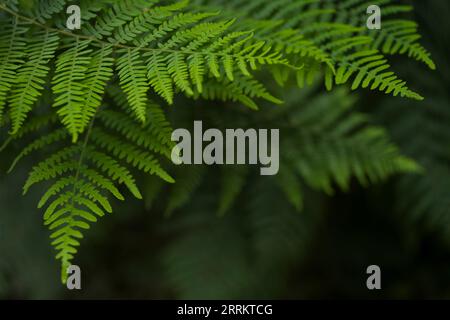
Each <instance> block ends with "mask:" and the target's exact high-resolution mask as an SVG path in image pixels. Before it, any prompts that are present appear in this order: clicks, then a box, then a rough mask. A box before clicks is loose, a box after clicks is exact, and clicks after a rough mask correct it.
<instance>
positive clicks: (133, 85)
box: [117, 49, 148, 122]
mask: <svg viewBox="0 0 450 320" xmlns="http://www.w3.org/2000/svg"><path fill="white" fill-rule="evenodd" d="M117 68H118V70H119V78H120V86H121V87H122V89H123V91H124V92H125V93H126V94H127V98H128V102H129V104H130V107H131V108H132V109H133V111H134V113H135V115H136V118H137V119H138V120H139V121H141V122H145V121H146V115H147V111H146V107H147V103H148V98H147V90H148V86H147V77H146V74H145V66H144V65H143V63H142V61H141V56H140V53H139V51H137V50H131V49H128V50H127V51H126V52H125V53H123V55H122V56H121V57H120V59H119V60H118V61H117Z"/></svg>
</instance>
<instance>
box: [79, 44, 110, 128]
mask: <svg viewBox="0 0 450 320" xmlns="http://www.w3.org/2000/svg"><path fill="white" fill-rule="evenodd" d="M111 53H112V48H111V46H103V47H102V48H101V49H99V50H98V51H97V52H95V53H94V54H93V56H92V59H91V61H90V63H89V65H88V67H87V70H86V79H85V80H84V83H83V85H84V86H85V88H86V89H85V93H84V101H83V107H82V120H81V123H82V126H83V127H82V128H80V132H83V131H84V129H85V128H86V127H87V126H88V124H89V123H90V121H91V119H92V118H93V117H94V115H95V113H96V112H97V109H98V108H99V107H100V105H101V103H102V100H103V95H104V92H105V88H106V85H107V83H108V81H109V80H110V79H111V77H112V75H113V69H112V65H113V61H114V60H113V58H112V57H111Z"/></svg>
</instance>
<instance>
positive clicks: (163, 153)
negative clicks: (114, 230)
mask: <svg viewBox="0 0 450 320" xmlns="http://www.w3.org/2000/svg"><path fill="white" fill-rule="evenodd" d="M112 94H113V95H117V94H118V93H117V92H116V91H114V90H113V91H112ZM128 109H129V106H126V108H123V109H122V111H121V110H112V109H105V110H101V111H99V112H98V113H97V114H96V118H95V122H94V120H92V121H91V124H90V126H89V129H88V131H87V133H86V134H85V137H84V139H83V140H82V141H78V142H77V143H75V144H74V143H71V139H70V134H69V132H68V131H67V130H66V129H65V128H64V127H61V125H59V124H58V121H56V120H57V119H55V118H56V117H55V116H48V115H44V116H39V117H35V118H34V119H33V120H31V121H30V122H29V123H27V124H26V125H25V126H24V127H23V128H22V129H21V130H20V131H19V132H18V134H17V135H15V136H12V139H10V141H9V142H10V143H11V142H13V141H15V140H19V139H20V140H23V139H24V138H27V137H31V138H32V137H33V136H35V135H36V134H37V133H40V136H39V137H38V138H34V139H33V138H32V140H31V142H30V143H29V144H28V145H27V146H26V147H24V148H23V149H22V151H21V152H20V154H19V155H18V156H17V157H16V159H15V160H14V162H13V164H12V165H11V168H10V171H12V170H13V169H14V167H15V166H16V165H17V164H18V163H19V162H21V160H22V159H23V158H25V157H28V156H30V155H32V154H38V153H42V152H43V153H44V154H45V150H46V149H48V148H53V149H54V150H55V151H54V152H53V153H52V154H50V155H47V156H45V157H44V159H43V160H41V161H40V162H38V163H37V164H36V165H34V166H33V168H32V170H31V172H30V173H29V176H28V179H27V180H26V182H25V185H24V188H23V192H24V194H25V193H27V192H28V191H29V190H30V188H31V187H33V186H34V185H36V184H39V183H44V182H46V183H50V182H51V184H50V186H49V187H48V189H47V190H46V191H45V193H44V195H43V196H42V198H41V200H40V201H39V204H38V207H39V208H45V212H44V223H45V225H46V226H48V228H49V230H50V231H51V235H50V238H51V239H52V246H53V247H54V248H55V250H56V251H57V255H56V258H57V259H58V260H60V261H61V266H62V270H61V275H62V280H63V281H65V279H66V276H67V274H66V272H65V271H66V269H67V267H68V266H69V265H71V264H72V260H73V258H74V255H75V254H76V253H77V247H78V246H79V245H80V239H81V238H82V237H83V230H85V229H89V228H90V225H91V224H92V223H94V222H96V221H97V219H98V218H99V217H102V216H104V215H105V214H106V213H111V212H112V210H113V209H112V205H111V200H110V199H109V198H111V197H113V198H115V199H118V200H124V195H123V191H122V189H123V188H122V187H121V186H122V185H123V186H124V187H125V188H126V189H128V191H129V192H130V193H131V194H132V195H133V196H134V197H135V198H138V199H142V194H141V191H140V190H139V187H138V186H137V183H136V179H135V177H134V174H133V170H137V171H140V172H143V173H148V174H152V175H155V176H157V177H159V178H161V179H163V180H164V181H166V182H167V183H173V182H174V180H173V178H172V177H171V176H170V175H169V174H168V173H167V172H166V171H165V170H164V169H163V168H162V165H161V163H160V159H161V158H166V159H168V158H170V153H171V150H172V147H173V145H172V141H171V140H170V132H171V129H170V126H169V124H168V122H167V120H166V119H165V117H164V114H163V112H162V110H161V108H160V106H158V105H157V104H155V103H151V104H150V105H149V106H148V116H149V117H151V118H152V120H153V121H152V123H147V124H146V125H143V126H138V125H136V124H137V123H136V122H135V120H133V118H131V117H129V116H127V115H126V113H124V112H127V111H128ZM5 147H6V146H4V147H3V148H5Z"/></svg>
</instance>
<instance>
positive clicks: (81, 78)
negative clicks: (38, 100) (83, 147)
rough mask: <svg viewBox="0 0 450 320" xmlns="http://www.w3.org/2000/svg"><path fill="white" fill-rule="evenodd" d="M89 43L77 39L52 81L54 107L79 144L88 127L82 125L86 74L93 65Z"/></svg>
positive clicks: (62, 57)
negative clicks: (80, 136) (80, 135)
mask: <svg viewBox="0 0 450 320" xmlns="http://www.w3.org/2000/svg"><path fill="white" fill-rule="evenodd" d="M89 43H90V41H88V40H83V41H79V40H78V39H77V40H76V42H75V43H74V44H73V46H72V47H71V48H70V49H69V50H67V51H65V52H64V53H62V54H61V55H60V56H59V57H58V59H57V62H56V71H55V75H54V77H53V80H52V84H53V86H52V90H53V93H54V94H55V102H54V104H53V107H55V108H58V111H57V112H58V115H59V116H60V117H61V122H62V123H63V124H64V125H65V126H66V127H67V129H68V130H69V132H70V134H71V135H72V141H73V142H76V141H77V140H78V136H79V134H80V133H82V132H83V129H84V128H85V126H86V123H84V122H83V120H85V118H86V117H83V115H84V112H83V109H84V107H85V94H86V92H87V88H86V82H85V81H86V79H87V78H86V73H87V71H88V68H89V64H90V62H91V59H92V58H91V57H90V56H89V53H91V51H92V50H91V49H89V48H88V45H89Z"/></svg>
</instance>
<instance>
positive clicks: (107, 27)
mask: <svg viewBox="0 0 450 320" xmlns="http://www.w3.org/2000/svg"><path fill="white" fill-rule="evenodd" d="M63 2H64V1H63ZM158 2H159V1H145V0H124V1H117V2H115V3H114V4H113V5H108V4H104V5H103V6H101V5H100V6H101V9H100V10H98V11H97V15H98V17H97V18H96V19H95V22H91V21H87V22H85V23H86V25H85V26H84V28H83V30H82V32H83V34H75V33H71V32H68V31H66V30H61V29H59V28H57V27H56V26H54V24H56V23H52V20H53V18H54V19H55V20H57V15H56V14H57V13H58V12H56V11H57V9H58V8H59V6H52V7H51V8H49V10H47V11H45V10H44V11H45V14H44V13H43V12H44V11H43V10H42V9H41V10H37V11H36V10H32V9H30V10H29V12H30V15H29V16H25V15H23V14H22V11H16V10H14V9H12V8H11V7H8V6H7V5H6V4H5V3H2V4H0V10H1V11H2V16H1V19H2V20H4V21H5V25H6V27H5V29H4V30H2V32H1V34H0V61H1V62H2V63H1V65H2V67H1V68H0V79H1V80H0V115H3V114H4V113H6V114H8V116H9V118H10V119H11V126H12V130H11V133H12V134H15V133H17V132H18V131H19V129H20V128H21V126H22V125H23V124H24V122H25V119H26V118H27V115H28V114H29V112H30V111H31V110H32V108H33V106H34V105H35V103H36V101H37V99H38V98H39V96H40V95H41V94H42V92H43V90H44V89H45V88H44V86H43V85H44V83H45V82H46V81H47V80H48V78H49V77H51V81H50V82H51V90H52V92H53V95H54V101H53V107H54V108H55V110H56V111H57V113H58V115H59V117H60V119H61V122H62V124H63V125H64V126H65V127H66V128H67V130H68V131H69V133H70V135H71V137H72V141H73V142H77V141H78V138H79V136H80V134H82V133H83V132H84V131H85V130H86V128H87V127H88V125H89V122H90V120H91V119H92V116H93V114H94V113H95V110H96V109H97V108H98V107H99V106H100V105H101V103H102V96H103V94H104V91H105V88H106V86H107V84H108V83H109V82H110V81H113V80H112V79H113V75H114V74H117V75H118V77H119V84H120V86H121V88H122V89H123V91H124V92H125V93H126V95H127V99H128V102H129V105H130V108H131V109H132V110H133V111H134V116H135V117H136V119H138V120H139V121H141V122H142V123H145V122H146V121H147V118H146V106H147V104H148V99H147V92H148V91H149V90H150V89H151V90H152V91H153V92H154V93H155V94H158V95H159V96H161V97H162V98H163V99H164V100H165V101H166V102H167V103H169V104H172V103H173V101H174V96H175V93H176V92H177V91H180V92H182V93H184V94H186V95H188V96H193V94H194V89H193V88H194V87H195V90H196V91H197V92H200V93H201V92H202V90H203V83H204V82H205V81H206V78H207V77H209V75H210V74H211V75H212V76H214V77H216V78H224V77H226V78H227V79H228V80H229V81H235V78H236V77H237V76H238V75H239V74H243V75H245V76H250V74H251V72H252V71H254V70H256V69H258V67H259V66H261V65H266V64H267V65H274V64H282V65H288V63H287V60H285V59H284V58H283V57H282V56H281V54H279V53H278V52H277V51H275V50H272V49H271V48H269V47H267V46H266V45H265V43H264V42H262V41H256V42H255V41H252V34H251V33H249V32H230V31H228V29H229V28H230V26H231V25H232V24H233V22H234V21H233V20H228V21H219V22H214V23H212V22H207V21H206V19H207V18H208V17H210V16H212V15H217V13H204V12H202V13H191V12H186V10H187V9H186V6H187V4H188V3H187V2H186V1H182V2H179V3H175V4H173V5H167V6H164V5H159V4H158ZM42 5H44V6H45V2H39V4H38V6H42ZM44 18H45V19H47V20H45V21H46V23H45V24H44V23H43V22H42V19H44ZM25 48H27V50H23V49H25ZM53 61H55V64H54V71H53V72H50V70H51V69H52V66H53ZM113 66H114V69H113ZM26 90H28V91H26ZM25 92H28V93H29V94H26V93H25Z"/></svg>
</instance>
